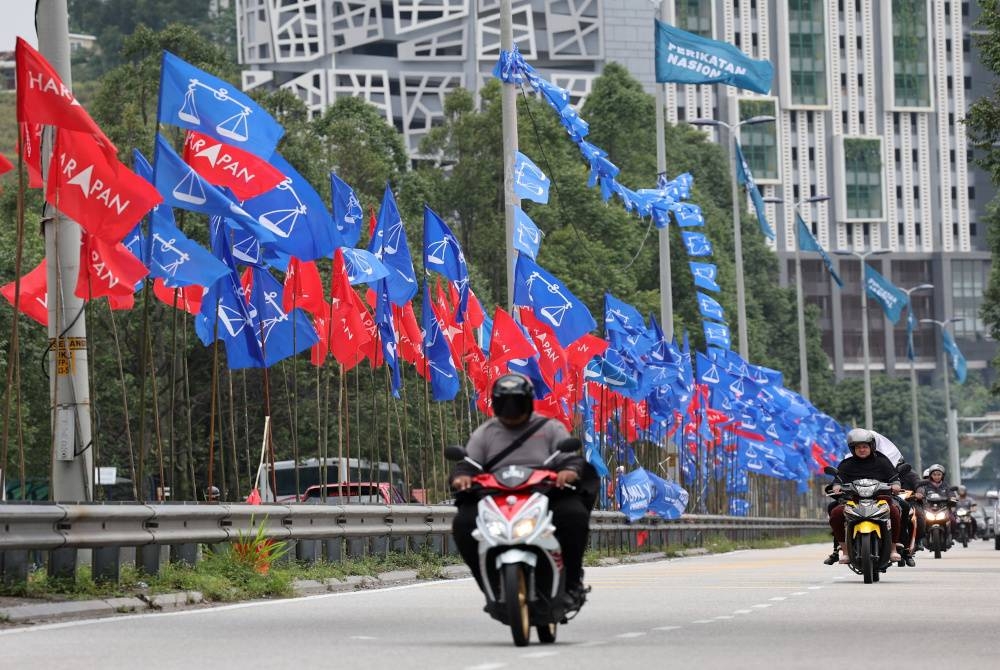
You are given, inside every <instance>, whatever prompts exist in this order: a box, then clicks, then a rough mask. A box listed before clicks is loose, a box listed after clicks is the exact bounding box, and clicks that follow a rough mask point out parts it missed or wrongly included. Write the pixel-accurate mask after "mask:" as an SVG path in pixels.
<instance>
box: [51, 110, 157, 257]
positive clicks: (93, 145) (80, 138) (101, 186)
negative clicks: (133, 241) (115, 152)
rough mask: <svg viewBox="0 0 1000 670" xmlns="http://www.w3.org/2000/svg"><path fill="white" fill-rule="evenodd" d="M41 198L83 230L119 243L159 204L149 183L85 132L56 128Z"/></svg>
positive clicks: (154, 190) (155, 193)
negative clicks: (110, 159) (48, 170)
mask: <svg viewBox="0 0 1000 670" xmlns="http://www.w3.org/2000/svg"><path fill="white" fill-rule="evenodd" d="M45 199H46V200H47V201H48V202H50V203H51V204H52V205H54V206H56V207H57V208H58V209H59V211H61V212H63V213H65V214H66V215H67V216H69V217H70V218H72V219H73V220H74V221H76V222H77V223H79V224H80V225H81V226H83V228H84V230H86V231H87V232H88V233H90V234H92V235H96V236H98V237H100V238H101V239H103V240H105V241H107V242H111V243H115V242H119V241H121V240H122V238H124V237H125V236H126V235H128V233H129V232H130V231H131V230H132V228H134V227H135V224H136V223H137V222H138V221H139V220H140V219H141V218H142V217H143V216H145V214H146V213H147V212H148V211H149V210H151V209H152V208H153V207H155V206H156V205H157V204H158V203H160V202H163V196H161V195H160V194H159V193H158V192H157V191H156V189H155V188H153V186H152V184H150V183H149V182H147V181H146V180H145V179H143V178H142V177H140V176H139V175H137V174H135V173H134V172H132V171H131V170H129V169H128V168H126V167H125V166H123V165H122V164H121V163H119V162H118V160H117V159H115V160H114V162H111V161H109V160H108V158H107V155H106V154H105V153H104V152H103V150H102V148H101V146H100V145H99V144H98V143H97V141H96V140H94V139H93V138H92V137H90V136H89V135H86V134H84V133H78V132H73V131H70V130H63V129H62V128H60V129H58V130H57V132H56V142H55V148H54V150H53V162H52V165H51V167H50V172H49V179H48V185H47V187H46V189H45Z"/></svg>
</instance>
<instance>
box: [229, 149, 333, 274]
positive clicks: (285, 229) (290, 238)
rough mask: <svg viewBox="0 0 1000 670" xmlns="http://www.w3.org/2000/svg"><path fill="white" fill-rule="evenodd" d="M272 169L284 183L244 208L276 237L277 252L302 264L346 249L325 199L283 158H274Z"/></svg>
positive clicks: (248, 201) (276, 156)
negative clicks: (275, 170) (282, 178)
mask: <svg viewBox="0 0 1000 670" xmlns="http://www.w3.org/2000/svg"><path fill="white" fill-rule="evenodd" d="M271 165H273V166H274V167H275V168H277V169H278V170H279V171H280V172H281V173H282V174H283V175H285V179H284V180H283V181H282V182H281V183H280V184H278V185H277V186H275V187H274V188H273V189H271V190H270V191H267V192H266V193H262V194H260V195H259V196H257V197H256V198H251V199H250V200H247V201H246V202H244V203H243V208H244V209H245V210H246V211H248V212H249V213H250V214H251V215H253V216H254V217H256V218H257V220H258V221H259V222H260V225H262V226H264V227H265V228H267V230H268V231H270V232H271V234H272V235H273V236H274V242H271V243H268V242H267V241H266V240H263V241H264V243H265V244H270V245H271V246H273V247H274V248H275V249H277V250H279V251H281V252H283V253H285V254H287V255H289V256H295V257H296V258H298V259H300V260H303V261H312V260H316V259H317V258H326V257H328V256H331V255H332V254H333V250H334V249H336V248H337V247H340V246H344V245H345V243H344V242H343V241H342V240H341V239H340V235H339V234H338V233H337V231H336V228H334V226H333V220H332V219H331V217H330V212H328V211H327V209H326V203H324V202H323V198H321V197H320V195H319V194H318V193H317V192H316V191H315V189H313V187H312V186H311V185H310V184H309V182H307V181H306V180H305V178H304V177H302V175H300V174H299V173H298V172H296V171H295V169H294V168H293V167H292V166H291V165H289V163H288V161H286V160H285V159H284V158H283V157H282V156H281V154H278V153H275V154H274V155H273V156H272V157H271Z"/></svg>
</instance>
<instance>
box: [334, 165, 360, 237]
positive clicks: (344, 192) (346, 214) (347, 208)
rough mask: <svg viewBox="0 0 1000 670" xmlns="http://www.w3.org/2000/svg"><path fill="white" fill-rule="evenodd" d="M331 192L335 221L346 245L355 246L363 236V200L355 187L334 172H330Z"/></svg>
mask: <svg viewBox="0 0 1000 670" xmlns="http://www.w3.org/2000/svg"><path fill="white" fill-rule="evenodd" d="M330 194H331V197H332V200H333V223H334V225H335V226H336V227H337V232H338V233H340V239H341V240H342V241H343V243H344V246H348V247H353V246H355V245H357V243H358V240H359V239H360V238H361V224H362V223H364V220H365V213H364V211H363V210H362V209H361V201H359V200H358V196H357V195H355V193H354V189H353V188H351V187H350V186H348V184H347V182H345V181H344V180H343V179H341V178H340V177H338V176H337V174H336V173H334V172H331V173H330Z"/></svg>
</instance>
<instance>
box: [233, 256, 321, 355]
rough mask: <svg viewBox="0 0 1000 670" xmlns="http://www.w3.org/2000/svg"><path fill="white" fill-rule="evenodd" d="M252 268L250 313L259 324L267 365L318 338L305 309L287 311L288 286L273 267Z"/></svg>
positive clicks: (260, 340) (257, 334)
mask: <svg viewBox="0 0 1000 670" xmlns="http://www.w3.org/2000/svg"><path fill="white" fill-rule="evenodd" d="M250 272H251V274H252V277H253V279H252V282H253V286H252V287H251V290H250V313H251V314H253V316H254V317H255V320H256V321H257V324H258V326H257V328H256V329H255V333H254V334H255V335H256V336H257V341H258V342H259V343H260V350H261V351H262V352H263V353H264V364H265V366H266V367H271V366H272V365H274V364H275V363H278V362H279V361H283V360H285V359H286V358H289V357H291V356H294V355H295V354H298V353H300V352H303V351H306V350H307V349H310V348H312V346H313V345H314V344H316V343H317V342H319V336H318V335H317V334H316V329H315V328H313V325H312V322H311V321H310V320H309V317H308V316H306V313H305V311H303V310H302V309H300V308H295V309H293V310H291V311H289V312H286V311H285V310H284V309H283V307H282V303H283V301H284V292H285V289H284V287H283V286H282V285H281V282H279V281H278V280H277V279H275V277H274V275H272V274H271V271H270V270H268V269H266V268H262V267H260V266H257V265H252V266H250Z"/></svg>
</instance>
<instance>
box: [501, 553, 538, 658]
mask: <svg viewBox="0 0 1000 670" xmlns="http://www.w3.org/2000/svg"><path fill="white" fill-rule="evenodd" d="M503 588H504V598H505V600H506V602H507V623H508V624H510V634H511V637H512V638H514V646H517V647H526V646H527V645H528V640H529V637H530V636H531V617H530V615H529V613H528V582H527V580H526V579H525V578H524V568H523V567H522V566H520V565H518V564H517V563H510V564H507V565H505V566H504V569H503Z"/></svg>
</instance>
